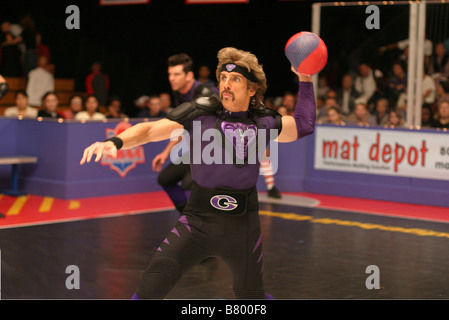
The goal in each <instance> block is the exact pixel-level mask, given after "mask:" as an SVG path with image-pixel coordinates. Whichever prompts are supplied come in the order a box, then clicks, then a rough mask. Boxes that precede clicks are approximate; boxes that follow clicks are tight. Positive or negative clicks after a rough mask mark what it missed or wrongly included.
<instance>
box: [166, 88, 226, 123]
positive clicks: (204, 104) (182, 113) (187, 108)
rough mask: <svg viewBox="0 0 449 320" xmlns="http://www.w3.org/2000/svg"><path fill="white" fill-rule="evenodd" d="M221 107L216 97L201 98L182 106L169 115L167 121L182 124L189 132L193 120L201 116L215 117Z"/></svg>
mask: <svg viewBox="0 0 449 320" xmlns="http://www.w3.org/2000/svg"><path fill="white" fill-rule="evenodd" d="M219 106H220V99H218V97H217V96H215V95H213V96H210V97H200V98H198V99H196V100H194V101H192V102H184V103H182V104H180V105H179V106H177V107H176V108H174V109H173V110H172V111H171V112H170V113H169V114H168V115H167V119H169V120H172V121H176V122H178V123H180V124H182V125H183V126H184V128H185V129H186V130H188V127H189V126H190V122H191V121H192V120H193V119H195V118H196V117H198V116H201V115H214V114H216V111H217V109H218V107H219Z"/></svg>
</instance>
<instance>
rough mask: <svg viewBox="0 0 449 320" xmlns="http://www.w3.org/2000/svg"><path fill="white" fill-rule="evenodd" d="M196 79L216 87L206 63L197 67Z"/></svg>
mask: <svg viewBox="0 0 449 320" xmlns="http://www.w3.org/2000/svg"><path fill="white" fill-rule="evenodd" d="M198 81H201V82H202V83H205V84H208V85H210V86H213V87H216V86H217V83H216V82H215V81H213V80H212V79H211V78H210V68H209V66H206V65H201V66H200V67H199V68H198Z"/></svg>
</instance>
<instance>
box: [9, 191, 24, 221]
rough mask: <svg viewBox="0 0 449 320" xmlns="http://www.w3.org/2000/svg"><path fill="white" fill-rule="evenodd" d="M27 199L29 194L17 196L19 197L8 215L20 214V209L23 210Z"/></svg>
mask: <svg viewBox="0 0 449 320" xmlns="http://www.w3.org/2000/svg"><path fill="white" fill-rule="evenodd" d="M27 200H28V195H26V196H20V197H17V199H16V200H15V201H14V203H13V204H12V206H11V207H10V208H9V210H8V211H7V212H6V215H7V216H14V215H16V214H19V212H20V210H22V207H23V206H24V205H25V202H27Z"/></svg>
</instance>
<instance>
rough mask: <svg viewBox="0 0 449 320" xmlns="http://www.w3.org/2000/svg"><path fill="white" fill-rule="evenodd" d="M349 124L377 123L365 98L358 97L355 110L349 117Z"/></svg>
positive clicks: (372, 124)
mask: <svg viewBox="0 0 449 320" xmlns="http://www.w3.org/2000/svg"><path fill="white" fill-rule="evenodd" d="M346 122H347V123H348V124H354V125H358V126H365V127H368V126H370V127H372V126H375V125H376V119H375V118H374V116H372V115H371V114H370V113H369V111H368V106H367V104H366V101H365V100H364V99H363V98H358V99H357V100H356V102H355V107H354V112H353V113H351V114H350V115H349V116H348V117H347V118H346Z"/></svg>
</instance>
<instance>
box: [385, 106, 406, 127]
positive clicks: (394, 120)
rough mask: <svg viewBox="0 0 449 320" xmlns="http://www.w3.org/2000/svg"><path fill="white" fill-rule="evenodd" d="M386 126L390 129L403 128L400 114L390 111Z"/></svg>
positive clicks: (393, 110)
mask: <svg viewBox="0 0 449 320" xmlns="http://www.w3.org/2000/svg"><path fill="white" fill-rule="evenodd" d="M387 126H389V127H391V128H398V127H402V126H404V116H403V115H402V112H400V111H399V110H396V109H392V110H390V112H389V113H388V121H387Z"/></svg>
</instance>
